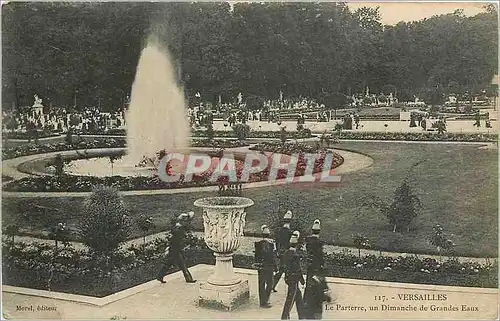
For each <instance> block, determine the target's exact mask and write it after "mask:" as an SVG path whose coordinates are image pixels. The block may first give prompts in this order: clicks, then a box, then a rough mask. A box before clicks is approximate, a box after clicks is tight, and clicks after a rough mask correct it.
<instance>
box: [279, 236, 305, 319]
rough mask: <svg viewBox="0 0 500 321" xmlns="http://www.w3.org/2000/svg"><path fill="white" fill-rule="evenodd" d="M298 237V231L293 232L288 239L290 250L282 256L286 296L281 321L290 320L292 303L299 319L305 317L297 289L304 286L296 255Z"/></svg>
mask: <svg viewBox="0 0 500 321" xmlns="http://www.w3.org/2000/svg"><path fill="white" fill-rule="evenodd" d="M299 236H300V234H299V232H298V231H294V232H293V234H292V237H291V238H290V248H289V249H288V251H286V252H285V254H284V255H285V282H286V284H287V285H288V291H287V294H286V299H285V305H284V306H283V311H282V313H281V320H288V319H290V312H291V310H292V307H293V304H294V303H295V306H296V308H297V314H298V316H299V319H304V318H305V317H306V311H305V307H304V301H303V300H302V293H301V292H300V289H299V283H300V284H302V285H304V284H305V280H304V276H303V275H302V269H301V267H300V256H299V254H298V253H297V245H298V240H299Z"/></svg>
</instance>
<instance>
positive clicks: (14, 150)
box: [2, 138, 125, 160]
mask: <svg viewBox="0 0 500 321" xmlns="http://www.w3.org/2000/svg"><path fill="white" fill-rule="evenodd" d="M114 147H125V140H124V139H123V140H121V139H114V138H104V139H95V140H93V141H81V142H79V143H76V144H67V143H48V144H40V145H19V146H15V147H11V148H7V149H3V150H2V159H3V160H6V159H12V158H16V157H22V156H28V155H36V154H45V153H52V152H62V151H68V150H74V149H93V148H114Z"/></svg>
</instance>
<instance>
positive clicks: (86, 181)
mask: <svg viewBox="0 0 500 321" xmlns="http://www.w3.org/2000/svg"><path fill="white" fill-rule="evenodd" d="M111 141H114V140H105V142H98V141H94V142H96V143H92V144H89V143H87V142H82V148H83V146H87V145H90V146H101V145H103V144H105V145H106V147H109V146H108V145H109V144H111ZM213 144H215V145H213V146H221V145H217V144H218V143H217V142H214V143H213ZM224 144H225V143H223V144H222V145H224ZM229 144H230V145H231V146H235V145H237V146H240V144H239V143H229ZM42 146H43V145H42ZM68 146H69V145H66V144H57V145H56V146H51V147H50V148H42V150H44V151H46V150H47V149H49V151H56V150H61V149H63V148H65V147H68ZM92 148H96V147H92ZM218 148H220V147H218ZM254 149H256V150H261V151H269V152H272V153H271V154H269V155H267V157H268V166H267V167H266V168H265V169H264V170H263V171H261V172H258V173H251V174H250V175H249V177H248V181H246V182H244V183H252V182H261V181H266V180H268V179H269V176H270V174H271V164H272V162H273V153H280V154H286V155H290V154H292V153H294V154H298V159H297V167H296V171H295V176H296V177H298V176H303V175H304V174H305V172H306V168H307V161H306V158H305V153H316V154H318V157H317V158H316V160H315V163H314V167H313V173H314V174H315V173H319V172H322V171H323V170H324V168H323V167H324V166H323V165H324V162H325V158H326V156H327V154H331V152H327V151H326V150H325V149H321V148H319V147H318V146H310V145H306V144H286V145H285V146H282V145H278V144H276V143H266V144H260V145H258V146H257V148H254ZM23 151H24V152H26V150H23ZM35 151H36V148H33V149H28V152H33V153H35ZM343 161H344V159H343V158H342V157H341V156H340V155H338V154H336V153H333V161H332V164H331V167H330V169H334V168H336V167H338V166H340V165H341V164H342V163H343ZM235 165H236V176H237V178H238V179H241V177H242V175H243V171H244V165H245V163H244V161H243V160H240V159H235ZM214 169H215V167H212V168H210V169H209V170H207V171H205V172H203V173H200V174H195V175H193V180H191V181H184V175H183V174H181V178H180V179H179V180H178V181H175V182H164V181H162V180H160V179H159V177H158V176H157V175H156V174H154V175H152V176H140V177H124V176H118V175H116V176H112V177H94V176H76V175H66V174H63V175H59V176H50V175H45V176H29V177H25V178H22V179H19V180H15V181H11V182H7V183H6V184H5V185H4V190H5V191H13V192H89V191H91V189H92V186H96V185H105V186H112V187H115V188H117V189H118V190H121V191H128V190H149V189H174V188H188V187H205V186H214V185H218V184H219V183H226V182H227V180H228V177H225V176H221V177H219V178H218V179H217V180H216V181H213V180H212V179H211V178H212V176H213V171H214ZM287 175H288V173H287V171H286V170H285V169H280V170H278V172H277V175H276V179H284V178H286V177H287Z"/></svg>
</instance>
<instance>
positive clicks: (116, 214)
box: [80, 186, 130, 256]
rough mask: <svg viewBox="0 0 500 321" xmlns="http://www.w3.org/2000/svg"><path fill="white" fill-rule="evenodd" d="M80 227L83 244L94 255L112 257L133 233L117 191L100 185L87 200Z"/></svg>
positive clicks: (126, 211)
mask: <svg viewBox="0 0 500 321" xmlns="http://www.w3.org/2000/svg"><path fill="white" fill-rule="evenodd" d="M84 209H85V211H84V212H85V213H86V215H85V216H84V217H83V218H82V221H81V224H80V236H81V239H82V242H83V243H84V244H85V245H87V246H88V247H90V248H91V249H92V250H93V251H94V252H95V253H97V254H100V255H106V256H109V255H110V254H111V253H113V252H114V251H115V250H117V249H118V247H119V246H120V243H121V242H123V241H125V240H126V239H127V237H128V235H129V233H130V220H129V217H128V213H129V211H128V210H127V208H126V206H125V204H124V203H123V200H122V198H121V196H120V195H119V194H118V190H116V189H115V188H112V187H106V186H97V187H94V188H93V190H92V193H91V195H90V196H89V197H88V198H87V199H86V200H85V203H84Z"/></svg>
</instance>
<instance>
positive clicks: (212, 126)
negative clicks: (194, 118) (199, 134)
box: [207, 124, 215, 142]
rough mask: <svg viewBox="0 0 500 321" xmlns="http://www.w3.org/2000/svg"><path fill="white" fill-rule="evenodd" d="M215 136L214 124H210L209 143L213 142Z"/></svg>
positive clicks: (208, 126)
mask: <svg viewBox="0 0 500 321" xmlns="http://www.w3.org/2000/svg"><path fill="white" fill-rule="evenodd" d="M214 136H215V131H214V125H213V124H208V125H207V139H208V141H210V142H211V141H213V140H214Z"/></svg>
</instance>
